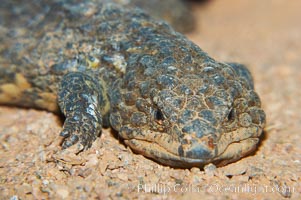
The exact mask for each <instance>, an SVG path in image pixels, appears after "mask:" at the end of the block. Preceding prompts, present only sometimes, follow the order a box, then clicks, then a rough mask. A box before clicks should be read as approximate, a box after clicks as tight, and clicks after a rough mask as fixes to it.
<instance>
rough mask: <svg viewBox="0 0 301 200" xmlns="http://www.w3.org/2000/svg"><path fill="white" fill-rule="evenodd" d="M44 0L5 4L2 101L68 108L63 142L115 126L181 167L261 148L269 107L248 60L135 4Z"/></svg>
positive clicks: (135, 144) (0, 35)
mask: <svg viewBox="0 0 301 200" xmlns="http://www.w3.org/2000/svg"><path fill="white" fill-rule="evenodd" d="M116 1H117V0H116ZM116 1H115V2H116ZM39 2H40V1H35V0H32V5H31V7H30V6H28V5H27V4H26V5H23V4H20V5H18V8H19V9H12V8H13V7H14V6H17V5H14V3H13V2H10V1H4V2H3V3H4V4H3V5H4V6H3V8H4V9H3V8H1V10H0V11H1V12H0V15H1V17H2V19H3V20H1V21H0V25H1V29H0V41H1V43H0V45H1V46H0V55H1V57H0V78H1V79H0V103H1V104H10V105H18V106H25V107H34V108H38V109H46V110H49V111H52V112H56V113H58V112H62V113H63V114H64V115H65V116H66V120H65V122H64V126H63V129H62V132H61V133H60V135H61V136H63V137H64V138H65V140H64V143H63V148H68V147H69V146H72V145H77V147H78V150H79V151H81V150H85V149H87V148H89V147H90V146H91V145H92V143H93V141H94V140H95V139H96V138H97V137H98V136H99V135H100V133H101V128H102V126H108V125H110V126H111V127H112V128H114V129H115V130H116V131H118V134H119V135H120V136H121V137H122V138H123V139H124V142H125V144H127V145H128V146H130V147H131V148H132V149H133V150H134V151H135V152H137V153H141V154H142V155H144V156H146V157H149V158H152V159H153V160H155V161H157V162H159V163H162V164H165V165H170V166H173V167H188V168H189V167H194V166H196V167H203V166H204V165H206V164H208V163H214V164H218V165H224V164H227V163H229V162H233V161H235V160H238V159H240V158H241V157H243V156H245V155H247V154H249V153H251V152H252V151H254V150H255V149H256V146H257V144H258V142H259V137H260V135H261V133H262V130H263V127H264V124H265V113H264V111H263V110H262V109H261V103H260V99H259V97H258V95H257V94H256V92H254V86H253V80H252V77H251V74H250V72H249V71H248V70H247V69H246V68H245V67H244V66H243V65H240V64H236V63H221V62H218V61H216V60H214V59H213V58H211V57H209V56H208V55H207V54H206V53H205V52H204V51H202V50H201V49H200V48H199V47H198V46H196V45H195V44H193V43H192V42H191V41H189V40H188V39H187V38H186V37H185V36H183V35H182V34H180V33H178V32H176V31H174V30H173V28H171V26H169V25H168V24H167V23H165V22H163V21H160V20H155V19H153V18H152V17H150V16H149V15H148V14H146V13H145V12H143V11H142V10H140V9H135V8H132V7H131V6H130V5H126V6H124V5H122V6H120V5H117V4H115V3H113V4H110V3H107V2H108V1H101V0H97V1H92V2H88V1H81V0H75V1H74V2H69V1H68V2H67V1H64V0H57V1H45V2H44V1H43V2H44V4H43V6H41V4H40V3H39ZM104 2H106V3H104ZM8 11H10V12H8ZM32 16H38V17H32ZM11 17H15V21H14V22H12V23H9V21H8V20H9V19H10V18H11Z"/></svg>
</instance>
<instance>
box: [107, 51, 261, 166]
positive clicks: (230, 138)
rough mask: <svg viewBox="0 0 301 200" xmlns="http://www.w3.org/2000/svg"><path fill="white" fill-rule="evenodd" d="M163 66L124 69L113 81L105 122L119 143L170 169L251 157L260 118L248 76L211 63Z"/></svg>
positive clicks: (239, 67)
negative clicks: (106, 121)
mask: <svg viewBox="0 0 301 200" xmlns="http://www.w3.org/2000/svg"><path fill="white" fill-rule="evenodd" d="M149 59H152V57H150V56H144V57H142V58H140V60H139V62H138V63H144V65H147V64H145V63H150V62H149ZM166 62H169V64H163V65H160V67H157V66H158V65H157V66H156V67H153V68H152V67H144V68H143V66H142V67H139V69H141V70H140V71H137V70H136V71H134V70H130V69H131V68H130V67H129V68H128V69H129V70H128V71H127V73H126V74H125V77H124V79H123V80H122V81H117V82H118V83H117V84H118V85H115V88H118V89H116V90H114V91H113V92H112V95H111V101H112V109H111V110H112V112H111V117H110V121H111V124H112V126H113V128H114V129H116V130H117V131H118V132H119V135H120V136H121V137H122V138H124V141H125V143H126V144H127V145H129V146H130V147H131V148H132V149H133V150H134V151H136V152H138V153H141V154H143V155H145V156H147V157H150V158H152V159H154V160H156V161H158V162H160V163H162V164H166V165H169V166H174V167H193V166H197V167H202V166H204V165H205V164H208V163H215V164H219V165H224V164H226V163H229V162H233V161H235V160H238V159H239V158H241V157H242V156H245V155H246V154H249V153H250V152H252V151H253V150H254V149H255V148H256V145H257V143H258V141H259V137H260V135H261V133H262V129H263V126H264V123H265V114H264V112H263V110H262V109H261V108H260V107H261V105H260V104H261V103H260V99H259V97H258V95H257V94H256V93H255V92H254V90H253V81H252V78H251V75H250V73H249V71H248V70H247V69H246V68H245V67H244V66H242V65H238V64H224V63H219V62H216V61H214V60H213V59H207V60H204V59H202V60H201V62H199V63H201V64H197V65H195V66H193V65H187V64H185V63H182V65H181V66H177V67H175V66H174V65H172V64H170V61H166ZM142 65H143V64H142ZM142 69H143V70H142ZM142 74H143V76H142Z"/></svg>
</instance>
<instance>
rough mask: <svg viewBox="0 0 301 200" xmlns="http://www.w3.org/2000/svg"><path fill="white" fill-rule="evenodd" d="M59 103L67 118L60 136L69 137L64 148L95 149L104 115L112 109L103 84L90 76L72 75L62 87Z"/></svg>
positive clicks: (65, 78)
mask: <svg viewBox="0 0 301 200" xmlns="http://www.w3.org/2000/svg"><path fill="white" fill-rule="evenodd" d="M58 103H59V107H60V109H61V111H62V113H63V114H64V115H65V117H66V120H65V122H64V126H63V130H62V132H61V133H60V135H61V136H63V137H64V138H65V140H64V142H63V144H62V148H63V149H65V148H68V147H70V146H72V145H74V144H78V146H77V149H78V151H82V150H86V149H88V148H89V147H91V145H92V142H93V141H94V140H95V139H96V138H97V137H98V136H99V135H100V134H101V129H102V124H103V115H104V114H106V112H107V111H108V107H109V106H108V105H109V102H108V100H107V96H106V92H105V89H104V87H103V85H102V84H101V83H100V82H97V81H96V80H94V79H93V78H92V77H91V76H89V75H87V74H84V73H81V72H70V73H68V74H66V75H64V76H63V79H62V81H61V83H60V85H59V91H58Z"/></svg>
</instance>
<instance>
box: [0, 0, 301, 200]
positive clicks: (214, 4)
mask: <svg viewBox="0 0 301 200" xmlns="http://www.w3.org/2000/svg"><path fill="white" fill-rule="evenodd" d="M300 7H301V1H299V0H290V1H285V0H265V1H261V0H253V1H246V0H244V1H241V0H227V1H223V0H215V1H208V2H207V3H206V4H203V5H198V4H195V6H194V7H193V11H194V13H195V15H196V17H197V19H198V28H197V30H196V31H195V32H193V33H191V34H189V35H188V37H189V38H191V39H192V40H193V41H195V42H196V43H198V44H199V45H200V46H201V47H202V49H203V50H205V51H206V52H208V53H209V55H211V56H212V57H214V58H216V59H218V60H222V61H236V62H241V63H245V64H246V65H247V66H249V68H250V70H251V71H252V73H253V75H254V79H255V87H256V90H257V91H258V93H259V94H260V97H261V99H262V104H263V107H264V110H265V111H266V114H267V125H266V129H265V133H264V137H263V140H262V142H261V144H260V145H259V148H258V150H257V151H256V152H255V153H254V154H253V155H252V156H249V157H246V158H243V159H241V160H240V161H238V162H235V163H232V164H229V165H227V166H225V167H220V168H215V166H213V165H208V166H206V167H205V169H204V170H200V169H198V168H192V169H190V170H189V169H173V168H170V167H166V166H162V165H159V164H157V163H155V162H153V161H152V160H149V159H147V158H144V157H143V156H141V155H136V154H134V153H132V152H131V150H130V149H129V148H127V147H126V146H124V144H123V143H122V141H121V140H120V139H119V138H118V136H116V133H113V132H112V131H111V130H110V129H107V130H104V133H103V135H102V137H101V138H99V139H98V140H97V141H96V142H95V143H94V144H93V147H92V148H91V149H89V150H88V151H86V152H83V153H81V154H79V155H74V154H72V153H70V152H65V153H61V152H60V147H59V145H60V142H61V138H60V137H59V136H58V133H59V131H60V129H61V126H62V120H61V119H60V118H59V117H58V116H56V115H54V114H51V113H47V112H45V111H36V110H25V109H19V108H9V107H0V124H1V125H0V142H1V144H0V198H1V199H9V198H12V197H13V198H12V199H48V198H49V199H88V198H89V199H108V198H109V199H175V198H177V199H194V198H197V197H202V199H281V198H283V199H284V198H287V199H289V198H290V199H299V198H301V144H300V143H301V134H300V130H301V114H300V106H299V105H300V103H301V102H300V96H301V90H300V88H299V87H298V86H300V85H301V70H299V69H300V65H301V57H300V56H299V55H301V42H300V41H301V21H300V19H301V12H300V9H299V8H300Z"/></svg>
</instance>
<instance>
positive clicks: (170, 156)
mask: <svg viewBox="0 0 301 200" xmlns="http://www.w3.org/2000/svg"><path fill="white" fill-rule="evenodd" d="M124 142H125V144H126V145H128V146H129V147H130V148H131V149H132V150H133V151H134V152H135V153H138V154H141V155H144V156H145V157H148V158H151V159H153V160H154V161H155V162H159V163H161V164H163V165H167V166H171V167H176V168H187V167H194V166H196V167H202V166H203V165H204V164H207V163H208V162H205V160H203V159H193V158H187V157H181V156H179V155H177V154H174V153H171V152H169V151H167V150H166V149H165V148H163V147H162V146H161V145H159V144H157V143H154V142H151V141H146V140H137V139H130V140H124Z"/></svg>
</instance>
